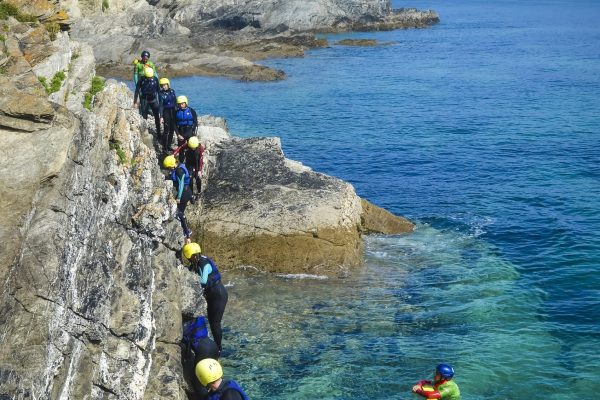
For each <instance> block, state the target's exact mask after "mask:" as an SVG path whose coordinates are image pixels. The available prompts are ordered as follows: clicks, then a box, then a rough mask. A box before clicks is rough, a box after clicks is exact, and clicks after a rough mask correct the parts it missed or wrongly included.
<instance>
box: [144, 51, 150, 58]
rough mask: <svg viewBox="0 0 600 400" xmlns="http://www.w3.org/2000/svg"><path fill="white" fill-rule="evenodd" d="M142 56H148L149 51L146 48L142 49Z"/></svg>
mask: <svg viewBox="0 0 600 400" xmlns="http://www.w3.org/2000/svg"><path fill="white" fill-rule="evenodd" d="M142 57H148V58H150V52H149V51H148V50H144V51H142Z"/></svg>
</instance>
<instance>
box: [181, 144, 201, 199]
mask: <svg viewBox="0 0 600 400" xmlns="http://www.w3.org/2000/svg"><path fill="white" fill-rule="evenodd" d="M203 156H204V147H202V145H199V146H198V147H197V148H196V149H190V148H186V149H185V156H184V159H185V166H186V167H187V169H188V171H190V190H191V191H192V195H194V181H195V182H196V194H197V195H199V194H200V192H201V191H202V179H201V178H200V176H199V174H198V172H201V171H202V163H203V159H202V157H203Z"/></svg>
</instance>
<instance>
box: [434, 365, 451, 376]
mask: <svg viewBox="0 0 600 400" xmlns="http://www.w3.org/2000/svg"><path fill="white" fill-rule="evenodd" d="M435 372H437V373H439V374H440V375H441V376H442V378H444V379H452V377H453V376H454V368H452V367H451V366H449V365H448V364H440V365H438V366H437V367H435Z"/></svg>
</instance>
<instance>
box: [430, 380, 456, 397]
mask: <svg viewBox="0 0 600 400" xmlns="http://www.w3.org/2000/svg"><path fill="white" fill-rule="evenodd" d="M433 387H434V388H435V389H437V391H438V392H439V393H440V396H441V397H440V398H441V399H443V400H460V390H459V389H458V385H457V384H456V382H454V381H453V380H449V381H444V382H442V383H441V384H439V385H434V386H433Z"/></svg>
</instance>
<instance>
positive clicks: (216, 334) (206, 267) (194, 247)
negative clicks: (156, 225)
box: [182, 243, 228, 386]
mask: <svg viewBox="0 0 600 400" xmlns="http://www.w3.org/2000/svg"><path fill="white" fill-rule="evenodd" d="M201 252H202V250H201V248H200V245H199V244H198V243H187V244H186V245H185V246H183V249H182V253H183V256H184V257H185V258H186V259H187V260H189V261H190V266H189V269H190V270H191V271H192V272H195V273H197V274H198V275H199V276H200V286H202V288H203V289H204V291H203V294H204V298H205V299H206V311H207V316H208V322H209V324H210V332H211V333H212V336H213V339H214V340H215V343H217V346H218V347H219V354H221V351H222V350H223V346H222V341H223V329H222V328H221V320H222V319H223V313H224V312H225V306H226V305H227V299H228V294H227V289H225V286H224V285H223V283H222V282H221V274H220V273H219V270H218V269H217V265H216V264H215V262H214V261H213V260H211V259H210V258H208V257H206V256H203V255H202V254H201ZM205 386H206V385H205Z"/></svg>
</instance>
